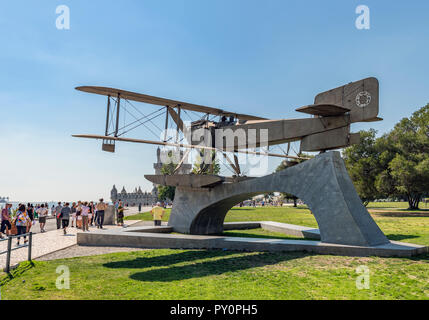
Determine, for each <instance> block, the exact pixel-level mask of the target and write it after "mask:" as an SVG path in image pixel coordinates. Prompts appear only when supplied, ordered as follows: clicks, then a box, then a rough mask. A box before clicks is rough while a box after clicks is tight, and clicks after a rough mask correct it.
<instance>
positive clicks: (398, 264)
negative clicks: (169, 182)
mask: <svg viewBox="0 0 429 320" xmlns="http://www.w3.org/2000/svg"><path fill="white" fill-rule="evenodd" d="M394 209H395V208H393V209H392V210H391V211H386V212H382V213H377V214H373V217H374V219H375V220H376V222H377V223H378V224H379V226H380V227H381V229H382V230H383V231H384V232H385V233H386V235H387V236H388V237H389V238H390V239H392V240H399V241H405V242H411V243H417V244H424V245H429V215H428V213H427V212H424V211H423V212H421V213H419V214H420V215H419V216H416V215H415V214H408V213H404V212H402V211H400V209H401V208H397V207H396V210H394ZM139 216H140V218H143V219H146V220H149V219H150V215H148V214H141V215H139ZM166 218H167V217H166ZM131 219H135V217H131ZM226 220H227V221H246V220H249V221H252V220H253V221H257V220H273V221H279V222H286V223H292V224H299V225H304V226H310V227H317V223H316V221H315V219H314V217H313V215H312V214H311V213H310V212H309V210H308V209H306V208H305V207H300V208H285V207H284V208H256V209H253V208H241V209H240V208H236V209H233V210H231V212H230V213H229V214H228V215H227V219H226ZM225 234H227V235H231V236H258V237H272V236H275V237H283V238H290V237H289V236H284V235H281V234H277V233H275V234H273V233H270V232H267V231H264V230H261V229H255V230H240V231H234V230H233V231H227V232H225ZM60 265H66V266H68V267H69V268H70V272H71V278H70V290H58V289H56V287H55V281H56V279H57V277H58V274H57V273H56V268H57V267H58V266H60ZM361 265H364V266H367V267H368V268H369V270H370V289H369V290H358V289H357V288H356V278H357V276H358V274H357V273H356V268H357V267H358V266H361ZM15 272H16V276H15V277H13V278H12V279H9V278H6V277H5V276H4V275H3V280H1V282H0V285H2V288H1V291H2V299H22V298H23V299H40V300H46V299H167V300H169V299H214V300H216V299H429V255H421V256H418V257H414V258H411V259H410V258H376V257H369V258H357V257H340V256H326V255H312V254H305V253H264V252H253V253H243V252H232V251H222V250H210V251H207V250H147V251H138V252H131V253H116V254H109V255H102V256H93V257H83V258H73V259H65V260H56V261H50V262H36V263H35V265H34V267H30V266H28V265H27V264H23V265H21V266H20V268H19V269H18V270H17V271H15ZM0 278H1V276H0Z"/></svg>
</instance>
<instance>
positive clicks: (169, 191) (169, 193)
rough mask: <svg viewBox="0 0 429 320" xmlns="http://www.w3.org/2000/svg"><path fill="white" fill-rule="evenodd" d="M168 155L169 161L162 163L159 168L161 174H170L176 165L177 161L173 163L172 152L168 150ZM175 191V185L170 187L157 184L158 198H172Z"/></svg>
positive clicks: (164, 199)
mask: <svg viewBox="0 0 429 320" xmlns="http://www.w3.org/2000/svg"><path fill="white" fill-rule="evenodd" d="M168 156H169V157H170V159H171V161H169V163H164V164H163V165H162V168H161V174H163V175H172V174H174V170H175V169H176V167H177V163H174V162H173V161H172V160H173V158H172V157H173V154H172V152H170V153H169V154H168ZM175 193H176V187H172V186H161V185H159V186H158V199H159V200H161V201H166V200H171V201H173V200H174V196H175Z"/></svg>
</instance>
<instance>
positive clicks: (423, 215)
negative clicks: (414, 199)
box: [372, 210, 429, 218]
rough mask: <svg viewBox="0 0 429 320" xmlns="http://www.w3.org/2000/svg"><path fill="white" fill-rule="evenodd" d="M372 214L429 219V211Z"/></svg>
mask: <svg viewBox="0 0 429 320" xmlns="http://www.w3.org/2000/svg"><path fill="white" fill-rule="evenodd" d="M372 214H374V215H377V216H380V217H393V218H427V217H429V210H428V211H425V212H422V210H419V211H414V212H413V211H404V212H402V211H399V210H398V211H387V212H381V211H377V212H372Z"/></svg>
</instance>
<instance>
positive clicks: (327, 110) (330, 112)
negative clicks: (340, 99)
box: [296, 104, 350, 117]
mask: <svg viewBox="0 0 429 320" xmlns="http://www.w3.org/2000/svg"><path fill="white" fill-rule="evenodd" d="M296 111H298V112H302V113H307V114H312V115H315V116H322V117H333V116H341V115H343V114H345V113H347V112H349V111H350V109H348V108H345V107H342V106H338V105H335V104H312V105H309V106H305V107H301V108H298V109H296Z"/></svg>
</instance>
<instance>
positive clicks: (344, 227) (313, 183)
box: [168, 152, 389, 246]
mask: <svg viewBox="0 0 429 320" xmlns="http://www.w3.org/2000/svg"><path fill="white" fill-rule="evenodd" d="M268 192H286V193H290V194H293V195H295V196H297V197H298V198H300V199H302V200H303V201H304V202H305V203H306V204H307V205H308V207H309V208H310V210H311V211H312V212H313V213H314V216H315V218H316V220H317V223H318V224H319V230H320V236H321V240H322V242H325V243H333V244H344V245H352V246H378V245H384V244H388V243H389V240H388V239H387V238H386V236H385V235H384V234H383V232H382V231H381V230H380V228H379V227H378V226H377V224H376V223H375V222H374V220H373V219H372V217H371V216H370V214H369V213H368V211H367V210H366V208H365V207H364V206H363V204H362V201H361V199H360V198H359V196H358V194H357V192H356V189H355V187H354V185H353V183H352V181H351V179H350V177H349V175H348V173H347V171H346V168H345V166H344V161H343V159H342V158H341V156H340V153H339V152H328V153H324V154H321V155H318V156H317V157H315V158H314V159H312V160H308V161H305V162H303V163H301V164H299V165H296V166H294V167H291V168H287V169H285V170H283V171H281V172H278V173H274V174H271V175H268V176H264V177H261V178H255V179H249V180H245V181H242V182H238V183H224V184H221V185H219V186H216V187H214V188H211V189H207V190H202V189H199V190H189V189H183V188H177V189H176V196H175V200H174V204H173V209H172V212H171V216H170V221H169V223H168V225H169V226H171V227H172V228H173V229H174V231H176V232H180V233H187V234H194V235H209V234H220V233H222V232H223V224H224V219H225V216H226V214H227V213H228V211H229V210H230V209H231V208H232V207H233V206H235V205H236V204H238V203H240V202H242V201H244V200H246V199H249V198H250V197H252V196H254V195H258V194H262V193H268Z"/></svg>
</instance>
